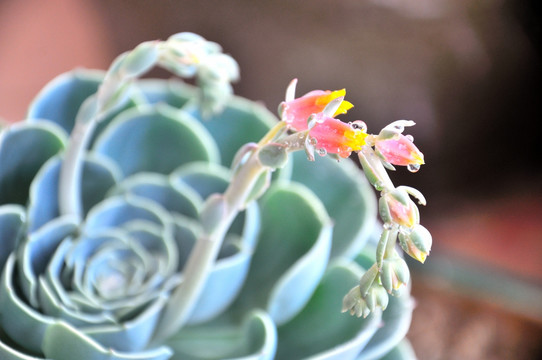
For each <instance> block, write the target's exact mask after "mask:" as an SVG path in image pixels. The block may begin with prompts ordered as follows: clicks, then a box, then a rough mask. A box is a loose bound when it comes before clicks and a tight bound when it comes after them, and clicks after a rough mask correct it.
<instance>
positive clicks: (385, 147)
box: [375, 134, 424, 166]
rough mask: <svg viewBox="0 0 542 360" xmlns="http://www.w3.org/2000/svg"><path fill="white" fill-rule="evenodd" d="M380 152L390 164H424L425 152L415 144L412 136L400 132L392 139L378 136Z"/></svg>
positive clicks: (376, 143) (377, 144) (377, 145)
mask: <svg viewBox="0 0 542 360" xmlns="http://www.w3.org/2000/svg"><path fill="white" fill-rule="evenodd" d="M375 147H376V150H377V151H378V153H379V154H380V155H381V156H382V157H383V158H384V160H385V161H387V162H388V163H390V164H393V165H401V166H409V165H414V166H416V165H418V166H419V165H423V164H424V159H423V153H422V152H421V151H420V150H419V149H418V148H417V147H416V145H414V143H413V142H412V140H411V137H409V136H405V135H403V134H398V135H397V136H394V137H392V138H390V139H380V138H378V137H377V138H376V141H375Z"/></svg>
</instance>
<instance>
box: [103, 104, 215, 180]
mask: <svg viewBox="0 0 542 360" xmlns="http://www.w3.org/2000/svg"><path fill="white" fill-rule="evenodd" d="M93 150H94V151H96V152H98V153H100V154H103V155H105V156H108V157H109V158H111V159H112V160H113V161H114V162H115V163H117V165H118V166H119V167H120V169H121V170H122V172H123V174H124V175H125V176H128V175H132V174H135V173H137V172H157V173H161V174H170V173H171V172H172V171H173V170H175V169H176V168H177V167H179V166H180V165H182V164H185V163H187V162H191V161H209V162H219V161H220V160H219V159H220V154H219V152H218V149H217V147H216V146H215V143H214V141H213V139H212V137H211V136H210V135H209V133H208V132H207V131H206V130H205V128H203V127H202V126H201V124H200V123H199V122H198V121H197V120H195V119H193V118H192V117H191V116H190V115H188V114H187V113H184V112H180V111H176V110H174V109H173V108H171V107H169V106H167V105H164V104H159V105H157V106H154V107H150V106H146V107H140V108H135V109H130V110H127V111H125V112H123V113H121V114H120V115H119V116H117V117H116V118H115V119H114V120H113V122H112V123H111V125H110V126H109V127H108V128H107V130H106V131H104V132H103V133H102V134H101V135H100V136H99V137H98V139H97V140H96V143H95V146H94V148H93Z"/></svg>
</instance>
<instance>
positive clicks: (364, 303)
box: [342, 282, 389, 318]
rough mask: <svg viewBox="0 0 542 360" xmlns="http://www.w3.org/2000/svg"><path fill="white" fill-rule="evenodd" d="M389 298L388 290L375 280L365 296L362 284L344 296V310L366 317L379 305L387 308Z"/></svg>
mask: <svg viewBox="0 0 542 360" xmlns="http://www.w3.org/2000/svg"><path fill="white" fill-rule="evenodd" d="M388 303H389V298H388V294H387V293H386V290H385V289H384V287H383V286H382V285H380V284H379V283H378V282H374V283H373V284H372V285H371V286H370V287H369V289H368V291H367V294H365V297H363V296H362V294H361V291H360V286H355V287H353V288H352V289H350V291H349V292H348V294H346V296H345V297H344V298H343V304H342V312H347V311H348V312H349V313H350V314H351V315H355V316H357V317H362V316H363V317H364V318H366V317H367V316H368V315H369V314H370V313H371V312H373V311H375V309H376V308H377V307H380V308H382V310H385V309H386V307H387V306H388Z"/></svg>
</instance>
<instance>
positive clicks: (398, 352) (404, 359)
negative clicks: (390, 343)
mask: <svg viewBox="0 0 542 360" xmlns="http://www.w3.org/2000/svg"><path fill="white" fill-rule="evenodd" d="M416 359H417V357H416V354H415V353H414V350H413V349H412V345H410V343H409V342H408V340H407V339H403V340H402V341H401V342H400V343H399V344H397V346H396V347H394V348H393V349H392V350H391V351H390V352H389V353H387V354H386V356H384V357H383V358H382V359H381V360H416Z"/></svg>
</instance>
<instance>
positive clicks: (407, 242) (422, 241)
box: [399, 224, 433, 263]
mask: <svg viewBox="0 0 542 360" xmlns="http://www.w3.org/2000/svg"><path fill="white" fill-rule="evenodd" d="M432 243H433V238H432V237H431V233H430V232H429V231H428V230H427V229H426V228H425V227H423V226H422V225H419V224H417V225H416V226H414V227H413V228H412V230H410V231H408V230H407V231H405V232H403V231H401V232H400V233H399V244H401V247H402V248H403V250H404V251H405V253H407V254H408V255H410V256H411V257H413V258H414V259H416V260H418V261H419V262H421V263H424V262H425V259H426V258H427V255H429V252H430V251H431V245H432Z"/></svg>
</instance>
